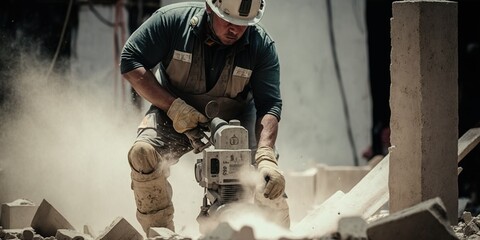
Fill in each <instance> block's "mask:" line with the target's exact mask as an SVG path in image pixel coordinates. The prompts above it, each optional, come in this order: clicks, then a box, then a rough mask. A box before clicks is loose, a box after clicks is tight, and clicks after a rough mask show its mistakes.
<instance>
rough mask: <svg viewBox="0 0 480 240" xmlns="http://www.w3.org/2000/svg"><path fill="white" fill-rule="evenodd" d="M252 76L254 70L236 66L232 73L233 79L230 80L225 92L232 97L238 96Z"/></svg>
mask: <svg viewBox="0 0 480 240" xmlns="http://www.w3.org/2000/svg"><path fill="white" fill-rule="evenodd" d="M251 76H252V70H250V69H246V68H241V67H235V69H234V70H233V73H232V79H231V80H230V81H228V83H227V87H226V89H225V93H227V95H229V96H230V97H232V98H234V97H236V96H237V95H238V94H239V93H240V92H242V91H243V89H244V88H245V86H247V84H248V82H249V81H250V77H251Z"/></svg>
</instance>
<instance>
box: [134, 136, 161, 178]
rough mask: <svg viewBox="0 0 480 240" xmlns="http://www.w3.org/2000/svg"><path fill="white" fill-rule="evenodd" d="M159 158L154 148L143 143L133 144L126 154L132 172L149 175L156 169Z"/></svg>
mask: <svg viewBox="0 0 480 240" xmlns="http://www.w3.org/2000/svg"><path fill="white" fill-rule="evenodd" d="M159 162H160V156H159V154H158V153H157V151H156V150H155V148H154V147H153V146H152V145H151V144H149V143H145V142H135V143H134V144H133V146H132V147H131V148H130V151H129V152H128V163H129V164H130V167H131V168H132V170H134V171H136V172H138V173H141V174H150V173H152V172H154V171H155V170H156V169H157V168H158V163H159Z"/></svg>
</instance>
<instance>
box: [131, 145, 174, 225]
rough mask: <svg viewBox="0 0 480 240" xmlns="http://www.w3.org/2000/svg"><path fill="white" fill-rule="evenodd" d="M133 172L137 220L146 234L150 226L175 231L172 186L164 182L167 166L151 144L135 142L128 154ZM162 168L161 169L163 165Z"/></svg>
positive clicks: (167, 173) (167, 172)
mask: <svg viewBox="0 0 480 240" xmlns="http://www.w3.org/2000/svg"><path fill="white" fill-rule="evenodd" d="M128 160H129V163H130V166H131V169H132V172H131V179H132V186H131V187H132V190H133V193H134V195H135V202H136V205H137V214H136V215H137V220H138V221H139V223H140V225H141V226H142V228H143V230H144V231H145V233H147V234H148V230H149V228H150V227H165V228H168V229H170V230H172V231H175V228H174V224H173V213H174V208H173V204H172V187H171V185H170V183H169V182H168V181H167V177H168V175H169V171H168V169H169V167H168V166H166V165H165V164H163V162H165V161H162V158H161V157H160V155H159V154H158V153H157V152H156V151H155V148H153V146H152V145H150V144H148V143H144V142H136V143H135V144H134V145H133V146H132V148H131V149H130V152H129V154H128ZM162 165H163V166H162Z"/></svg>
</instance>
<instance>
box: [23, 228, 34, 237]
mask: <svg viewBox="0 0 480 240" xmlns="http://www.w3.org/2000/svg"><path fill="white" fill-rule="evenodd" d="M22 236H23V240H33V237H34V236H35V232H34V231H33V229H24V230H23V232H22Z"/></svg>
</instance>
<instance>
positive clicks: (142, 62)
mask: <svg viewBox="0 0 480 240" xmlns="http://www.w3.org/2000/svg"><path fill="white" fill-rule="evenodd" d="M264 9H265V2H264V0H206V4H205V3H200V2H197V3H179V4H173V5H169V6H166V7H163V8H160V9H159V10H158V11H156V12H155V13H154V14H153V15H152V16H151V17H150V18H149V19H148V20H147V21H146V22H145V23H144V24H143V25H142V26H141V27H140V28H139V29H137V30H136V31H135V32H134V33H133V34H132V36H131V37H130V38H129V39H128V41H127V43H126V45H125V47H124V49H123V52H122V59H121V71H122V74H123V77H124V78H125V79H127V80H128V81H129V82H130V84H131V85H132V87H133V88H134V89H135V90H136V91H137V93H139V94H140V95H141V96H142V97H143V98H145V99H146V100H148V101H149V102H150V103H152V106H151V107H150V109H149V110H148V112H147V114H146V116H145V118H144V119H143V121H142V123H141V124H140V126H139V128H138V136H137V139H136V141H135V143H134V145H133V146H132V148H131V149H130V151H129V154H128V160H129V163H130V166H131V169H132V172H131V178H132V189H133V192H134V195H135V200H136V204H137V219H138V221H139V222H140V224H141V225H142V227H143V229H144V230H145V232H147V231H148V229H149V227H167V228H169V229H171V230H174V224H173V212H174V209H173V204H172V201H171V197H172V188H171V186H170V184H169V182H168V181H167V177H168V176H169V167H170V166H171V165H172V164H175V163H176V162H177V161H178V159H179V158H180V157H181V156H182V155H184V154H185V153H187V152H189V151H191V150H192V145H191V143H194V142H196V141H197V140H198V139H199V137H197V136H198V134H197V131H198V128H197V127H198V126H199V125H202V124H204V123H206V122H208V121H209V120H208V119H207V117H205V114H204V109H205V105H206V103H207V102H209V101H210V100H215V101H217V102H218V103H219V106H220V110H219V114H218V116H219V117H220V118H222V119H224V120H227V121H228V120H230V119H239V120H240V121H241V122H242V124H243V125H244V126H245V127H246V128H247V129H248V130H249V134H250V133H251V134H250V136H251V137H250V140H253V141H252V142H251V144H250V145H251V147H252V148H255V147H256V146H255V145H257V146H258V148H257V151H256V154H255V164H256V166H257V168H258V170H259V172H260V173H261V174H263V175H264V176H265V179H267V180H268V181H266V182H265V188H264V192H263V194H257V196H256V197H255V199H256V202H257V203H258V204H259V205H260V206H263V207H265V208H267V209H269V210H270V212H271V213H272V216H271V217H272V218H274V219H275V220H276V222H278V223H279V224H281V225H283V226H285V227H289V224H290V219H289V214H288V205H287V204H286V199H285V197H284V189H285V179H284V177H283V175H282V174H281V172H280V171H279V169H278V166H277V157H276V154H275V152H274V145H275V141H276V137H277V132H278V122H279V120H280V113H281V107H282V100H281V97H280V89H279V83H280V81H279V75H280V73H279V62H278V57H277V53H276V50H275V45H274V42H273V40H272V39H271V38H270V37H269V36H268V34H267V33H266V32H265V31H264V30H263V28H261V27H260V26H258V25H256V24H257V23H258V22H259V21H260V19H261V17H262V15H263V12H264ZM157 65H158V70H157V71H156V73H157V74H156V75H154V74H153V73H152V71H151V69H153V68H155V67H156V66H157ZM255 111H256V112H255ZM255 140H256V141H255Z"/></svg>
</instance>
